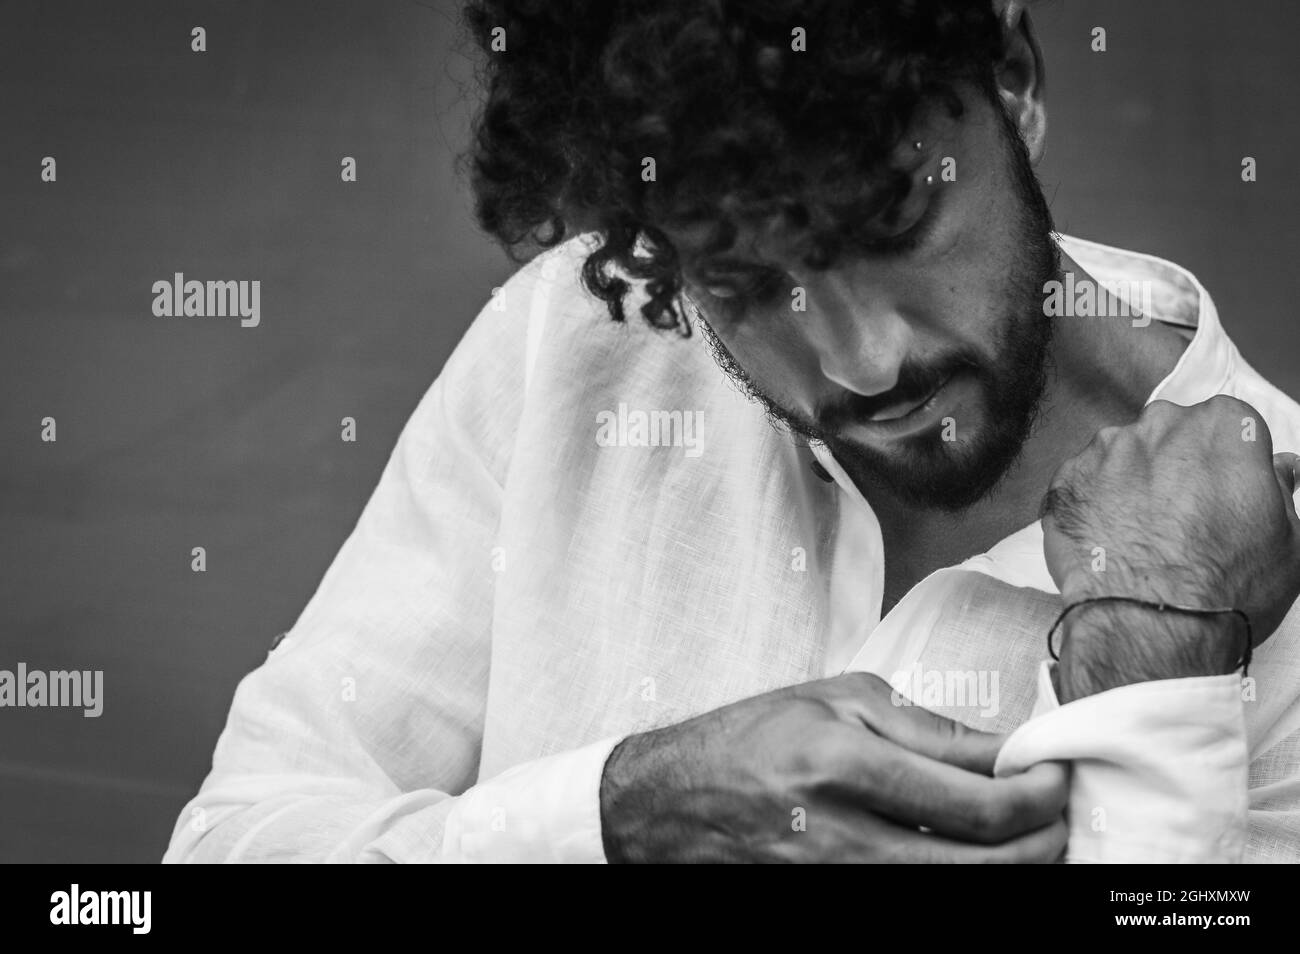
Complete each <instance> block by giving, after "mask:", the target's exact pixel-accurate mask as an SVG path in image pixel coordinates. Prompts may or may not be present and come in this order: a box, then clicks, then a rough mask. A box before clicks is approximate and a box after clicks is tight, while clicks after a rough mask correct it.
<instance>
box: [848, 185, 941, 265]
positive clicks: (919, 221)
mask: <svg viewBox="0 0 1300 954" xmlns="http://www.w3.org/2000/svg"><path fill="white" fill-rule="evenodd" d="M938 212H939V202H938V200H937V199H932V200H931V201H929V202H927V203H926V204H925V208H924V209H923V210H922V211H921V214H920V216H919V217H917V218H916V220H915V221H913V222H912V223H911V224H910V225H907V227H906V228H903V229H900V230H898V231H896V232H894V233H893V234H886V235H883V236H878V237H873V238H870V239H867V240H866V241H865V242H864V243H863V247H864V248H865V249H866V250H867V251H868V252H870V253H871V254H873V255H881V256H889V255H904V254H906V253H907V252H911V251H915V250H916V249H917V248H919V247H920V246H921V245H922V244H923V243H924V242H925V240H926V239H927V238H929V236H930V232H931V231H933V228H934V222H935V219H936V218H937V216H938Z"/></svg>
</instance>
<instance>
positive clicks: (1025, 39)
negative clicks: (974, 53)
mask: <svg viewBox="0 0 1300 954" xmlns="http://www.w3.org/2000/svg"><path fill="white" fill-rule="evenodd" d="M1028 6H1029V0H993V12H994V13H995V14H996V15H997V18H998V23H999V24H1000V25H1001V27H1002V49H1003V53H1002V62H1001V63H999V64H998V66H997V88H998V96H999V97H1000V98H1001V100H1002V105H1003V106H1004V107H1005V108H1006V110H1007V112H1008V113H1009V114H1010V116H1011V118H1012V120H1013V121H1014V122H1015V124H1016V127H1017V128H1018V129H1019V130H1020V135H1021V138H1023V139H1024V141H1025V148H1026V149H1027V150H1028V151H1029V158H1030V160H1031V161H1032V162H1034V163H1037V162H1038V160H1039V159H1041V158H1042V157H1043V151H1044V150H1045V149H1046V147H1047V105H1046V103H1045V102H1044V100H1043V84H1044V73H1043V50H1042V47H1040V46H1039V45H1038V37H1037V36H1035V35H1034V28H1033V25H1032V24H1031V23H1030V22H1029V10H1028Z"/></svg>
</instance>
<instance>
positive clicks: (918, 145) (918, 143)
mask: <svg viewBox="0 0 1300 954" xmlns="http://www.w3.org/2000/svg"><path fill="white" fill-rule="evenodd" d="M922 145H923V143H922V142H921V140H919V139H917V140H916V141H915V142H913V143H912V148H913V149H914V150H916V151H917V152H920V151H921V146H922ZM925 184H926V185H934V176H932V175H930V176H926V177H925Z"/></svg>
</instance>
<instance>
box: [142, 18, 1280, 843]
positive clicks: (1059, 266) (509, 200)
mask: <svg viewBox="0 0 1300 954" xmlns="http://www.w3.org/2000/svg"><path fill="white" fill-rule="evenodd" d="M468 13H469V20H470V23H471V25H472V27H473V29H474V30H475V32H476V34H477V35H478V36H479V37H480V38H481V40H482V42H483V45H484V49H485V50H486V51H487V55H488V56H489V96H488V101H487V103H486V105H485V107H484V113H483V118H482V121H481V123H480V126H479V128H478V135H477V142H476V145H475V153H474V160H475V188H476V193H477V197H478V202H479V215H480V219H481V221H482V222H483V224H484V225H485V227H487V228H488V229H489V230H491V231H492V232H493V233H494V234H496V235H497V236H498V237H500V238H502V239H503V240H505V241H507V242H509V243H515V242H518V241H522V240H523V239H526V238H527V237H528V236H530V235H532V236H539V237H542V238H544V239H546V240H547V241H550V242H552V243H554V242H557V241H559V239H560V238H562V237H564V236H566V235H568V234H571V233H573V234H575V235H576V237H574V238H572V239H571V240H568V241H564V242H563V243H562V244H559V245H558V247H557V248H555V249H553V250H552V251H550V252H548V253H546V254H544V255H542V256H540V257H539V258H537V259H535V260H534V261H533V262H532V263H530V264H529V265H528V266H527V267H525V268H524V269H523V270H521V271H520V272H519V273H518V274H517V275H516V276H515V277H514V278H512V279H511V281H510V282H509V283H508V284H507V285H506V286H505V288H504V289H503V290H502V291H501V293H500V294H499V295H498V296H496V298H495V299H494V301H493V302H492V303H491V304H489V305H488V306H487V307H486V308H485V309H484V310H483V312H482V313H481V314H480V315H479V317H478V319H477V321H475V323H474V325H473V326H472V327H471V328H470V330H469V331H468V332H467V334H466V336H465V338H464V340H463V341H462V342H461V344H460V345H459V347H458V348H457V350H456V352H455V354H453V356H452V357H451V359H450V360H449V361H448V363H447V365H446V367H445V368H444V369H443V371H442V373H441V375H440V376H439V378H438V380H437V381H436V382H435V383H434V385H433V387H432V389H431V390H430V391H429V393H428V395H427V396H426V397H425V399H424V400H423V401H422V402H421V404H420V406H419V408H417V410H416V411H415V414H414V415H413V417H412V419H411V421H410V423H409V424H408V426H407V428H406V430H405V431H404V433H403V435H402V437H401V439H400V441H399V443H398V446H397V448H396V450H395V452H394V454H393V457H392V459H391V460H390V462H389V465H388V467H387V469H386V470H385V473H384V475H383V477H382V479H381V481H380V484H379V487H378V488H377V490H376V491H375V494H374V496H373V497H372V499H371V501H370V503H369V505H368V506H367V508H366V511H365V513H364V514H363V516H362V518H361V520H360V522H359V524H358V526H357V528H356V530H355V532H354V533H353V535H352V536H351V538H350V539H349V540H348V542H347V543H346V544H345V545H344V547H343V549H342V550H341V551H340V553H339V555H338V557H337V559H336V560H335V562H334V564H333V566H332V567H331V569H330V570H329V572H328V573H327V574H326V576H325V578H324V580H323V581H322V584H321V587H320V589H319V591H318V592H317V594H316V596H315V597H314V598H313V600H312V601H311V603H310V604H309V605H308V607H307V608H306V610H305V611H304V613H303V615H302V617H301V618H300V619H299V620H298V622H297V624H296V625H295V626H294V628H293V630H292V631H291V632H290V633H289V634H288V635H287V637H286V638H285V639H284V640H283V642H281V643H280V644H279V646H278V647H276V648H275V649H274V650H273V652H272V653H271V656H270V658H269V660H268V662H267V663H266V665H264V666H263V667H262V668H261V669H259V670H257V671H256V672H254V673H252V674H251V675H250V676H248V677H247V678H246V679H245V680H244V681H243V683H241V685H240V688H239V690H238V692H237V694H236V697H235V700H234V704H233V707H232V710H231V715H230V720H229V723H228V725H227V728H226V731H225V732H224V733H223V735H222V737H221V739H220V741H219V742H218V745H217V749H216V753H215V756H214V766H213V771H212V774H211V775H210V776H209V778H208V779H207V781H206V782H205V783H204V786H203V789H202V791H201V792H200V793H199V795H198V796H197V797H196V799H195V800H194V802H193V803H192V804H191V805H190V806H188V807H187V809H186V811H185V812H184V813H183V814H182V817H181V819H180V820H179V821H178V823H177V826H176V830H175V833H174V836H173V840H172V844H171V846H170V848H169V850H168V853H167V856H166V859H167V860H173V861H180V860H366V861H372V860H373V861H427V860H558V861H589V860H590V861H598V860H631V861H636V860H651V861H652V860H713V859H723V860H745V859H754V860H831V859H834V860H901V861H908V860H921V861H931V860H958V861H987V860H993V861H1053V860H1056V859H1058V858H1059V857H1060V856H1061V855H1062V853H1063V851H1065V850H1066V844H1067V838H1068V846H1069V847H1068V856H1069V857H1070V858H1073V859H1078V860H1099V861H1109V860H1179V861H1187V860H1204V861H1224V860H1228V861H1235V860H1239V859H1241V858H1242V857H1247V858H1250V859H1252V860H1268V859H1274V858H1286V859H1300V783H1298V782H1297V779H1298V778H1300V666H1298V665H1297V663H1298V662H1300V646H1298V645H1297V640H1300V619H1298V618H1297V614H1296V613H1294V612H1292V613H1291V615H1289V616H1287V613H1288V610H1289V608H1290V607H1291V606H1292V604H1293V603H1294V601H1295V600H1296V597H1297V593H1298V592H1300V522H1298V521H1297V518H1296V514H1295V509H1294V503H1293V500H1292V497H1291V494H1292V492H1293V489H1294V481H1295V475H1294V470H1295V466H1294V465H1295V459H1294V457H1293V456H1288V455H1286V454H1280V455H1278V456H1277V457H1274V455H1273V449H1274V448H1273V442H1275V443H1276V446H1277V448H1278V449H1279V450H1285V449H1294V448H1296V447H1298V446H1300V408H1297V406H1296V405H1295V404H1294V403H1293V402H1291V401H1290V400H1289V399H1288V398H1286V397H1285V396H1284V395H1282V394H1280V393H1279V392H1278V391H1277V390H1276V389H1274V388H1272V387H1271V386H1270V385H1268V384H1267V383H1266V382H1264V381H1263V380H1261V379H1260V378H1259V376H1258V375H1257V374H1256V373H1255V372H1254V371H1253V370H1252V369H1250V368H1249V367H1248V366H1247V365H1246V364H1245V362H1244V361H1243V360H1242V359H1241V357H1240V355H1239V354H1238V353H1237V352H1236V349H1235V348H1234V347H1233V346H1232V345H1231V343H1230V342H1229V341H1228V339H1227V337H1226V336H1225V335H1224V333H1223V331H1222V329H1221V328H1220V326H1219V324H1218V319H1217V315H1216V313H1215V310H1214V307H1213V304H1212V303H1211V301H1210V299H1209V296H1208V295H1206V294H1205V292H1204V289H1202V288H1201V287H1200V285H1199V284H1198V283H1197V282H1196V281H1195V279H1193V278H1192V277H1191V276H1190V275H1188V274H1187V273H1185V272H1183V271H1182V270H1181V269H1178V268H1177V267H1176V266H1173V265H1171V264H1169V263H1166V262H1161V261H1159V260H1155V259H1152V258H1149V257H1146V256H1139V255H1134V254H1132V253H1126V252H1121V251H1118V250H1114V249H1108V248H1106V247H1104V246H1098V245H1095V244H1092V243H1087V242H1082V241H1079V240H1075V239H1066V238H1061V239H1060V240H1059V242H1058V241H1057V239H1056V238H1055V237H1054V236H1053V234H1052V231H1051V223H1050V217H1049V214H1048V210H1047V206H1046V203H1045V202H1044V201H1043V197H1042V194H1041V191H1040V190H1039V188H1038V185H1037V182H1036V180H1035V178H1034V176H1033V172H1032V166H1033V163H1034V162H1035V161H1037V159H1038V158H1039V157H1040V156H1041V154H1042V150H1043V144H1044V137H1045V132H1046V128H1045V123H1046V120H1045V111H1044V106H1043V100H1042V62H1041V55H1040V51H1039V48H1038V45H1037V42H1036V41H1035V39H1034V36H1033V33H1032V30H1031V29H1030V25H1029V19H1028V16H1027V14H1026V13H1025V11H1024V9H1023V6H1022V4H1020V3H1018V2H1005V0H1004V2H998V3H995V4H993V5H992V6H991V7H989V8H987V9H986V8H983V7H978V8H977V5H972V4H967V3H956V2H942V0H930V2H918V3H912V4H894V3H884V2H881V3H864V2H856V3H851V4H850V3H843V4H834V3H832V4H805V3H795V2H790V3H780V2H769V3H763V4H725V3H701V2H698V0H696V2H686V0H678V2H674V0H665V2H661V3H656V4H652V5H631V4H619V3H607V2H594V0H593V2H590V3H576V2H575V3H569V4H531V3H530V4H525V3H512V2H494V3H476V4H471V6H470V8H469V11H468ZM953 170H955V174H953ZM577 233H581V234H577ZM1067 277H1068V278H1069V280H1070V281H1071V282H1072V283H1073V284H1074V285H1075V286H1079V285H1085V286H1087V285H1091V286H1092V287H1094V288H1095V289H1096V292H1095V294H1096V295H1097V296H1099V298H1100V300H1101V301H1104V302H1105V303H1106V304H1107V306H1108V309H1107V310H1108V313H1109V312H1110V311H1120V312H1122V313H1123V314H1124V318H1123V320H1106V319H1098V318H1072V317H1064V318H1048V317H1045V304H1044V292H1045V291H1046V289H1047V288H1048V287H1050V285H1051V283H1052V282H1053V281H1058V280H1063V279H1066V278H1067ZM1132 281H1136V282H1138V283H1139V285H1138V287H1141V288H1144V289H1147V290H1149V291H1150V295H1149V298H1150V304H1149V307H1148V308H1147V311H1146V312H1141V313H1138V314H1136V315H1134V314H1133V313H1132V312H1131V311H1130V310H1126V308H1127V306H1128V305H1129V304H1131V303H1129V302H1118V301H1117V300H1116V299H1115V297H1114V296H1112V295H1111V294H1110V293H1109V292H1107V291H1105V290H1104V289H1105V288H1106V287H1120V286H1121V285H1123V286H1125V287H1128V286H1127V283H1128V282H1132ZM1143 297H1144V304H1145V298H1146V296H1143ZM1119 305H1124V306H1125V308H1120V307H1118V306H1119ZM1112 306H1114V307H1112ZM611 314H612V316H613V317H614V318H615V319H625V320H621V321H611V320H610V316H611ZM640 317H644V318H646V319H648V321H647V322H642V321H640V320H639V318H640ZM634 318H635V319H636V320H631V319H634ZM650 325H656V326H659V330H656V329H655V328H652V327H650ZM673 328H680V329H684V330H687V331H690V332H692V333H690V334H687V335H681V334H676V333H674V332H673V331H672V330H671V329H673ZM663 329H669V330H667V331H665V330H663ZM719 366H721V368H722V369H723V370H725V371H726V372H728V373H727V374H723V373H720V371H719ZM736 383H739V385H740V387H739V389H737V388H736V387H734V385H735V384H736ZM740 392H743V393H740ZM746 396H748V397H749V398H752V399H754V400H753V401H748V400H746ZM773 423H776V424H778V425H779V427H776V428H774V427H772V426H771V425H772V424H773ZM790 432H793V433H794V434H795V435H797V436H798V438H799V439H796V440H792V439H791V437H790ZM1049 490H1050V491H1051V492H1050V493H1048V491H1049ZM1045 494H1046V495H1047V497H1046V516H1045V519H1044V521H1043V523H1041V524H1040V523H1039V521H1038V517H1039V513H1040V505H1042V503H1043V501H1044V495H1045ZM1102 597H1104V598H1106V599H1105V600H1104V601H1103V602H1091V603H1085V602H1082V601H1085V600H1093V599H1097V598H1102ZM1116 598H1119V599H1116ZM1124 600H1136V601H1140V602H1125V601H1124ZM1170 604H1173V605H1176V606H1178V607H1184V608H1186V609H1177V610H1175V609H1169V608H1168V606H1169V605H1170ZM1067 607H1069V611H1068V613H1067V614H1066V616H1065V618H1064V619H1063V620H1061V625H1060V627H1059V628H1057V630H1056V632H1055V642H1054V644H1053V645H1054V647H1059V652H1060V653H1061V664H1060V666H1059V667H1053V666H1044V665H1042V663H1043V660H1044V659H1045V658H1046V654H1047V652H1048V648H1047V645H1046V641H1045V637H1046V636H1047V634H1048V631H1049V629H1051V628H1052V624H1053V621H1054V620H1055V619H1056V617H1057V616H1058V614H1060V613H1061V611H1062V610H1063V609H1065V608H1067ZM1188 610H1190V611H1188ZM1220 610H1222V611H1223V612H1220ZM1233 611H1240V613H1241V614H1244V619H1249V621H1250V623H1251V627H1252V629H1253V636H1254V639H1253V642H1254V643H1257V644H1260V645H1259V646H1258V649H1257V651H1255V652H1254V654H1253V658H1250V654H1249V652H1248V648H1249V646H1250V644H1251V642H1252V640H1251V638H1250V634H1249V633H1248V632H1247V630H1246V628H1245V626H1244V625H1243V624H1244V619H1243V617H1242V616H1238V615H1237V613H1236V612H1233ZM1284 617H1285V619H1284ZM1270 634H1271V638H1268V641H1267V642H1262V644H1261V641H1262V640H1264V639H1265V638H1266V637H1270ZM1054 651H1056V650H1055V649H1054ZM1247 661H1248V662H1249V665H1248V666H1243V664H1244V663H1246V662H1247ZM1243 668H1245V669H1246V670H1247V674H1248V675H1247V678H1245V679H1243V677H1242V669H1243ZM935 676H938V678H937V679H936V678H934V677H935ZM954 676H955V677H956V678H952V677H954ZM881 677H885V678H888V679H890V680H891V682H893V683H894V685H893V686H891V685H890V684H889V683H887V682H885V681H884V679H882V678H881ZM968 677H969V678H968ZM931 689H937V691H936V692H934V693H933V694H932V693H931ZM958 689H961V690H962V692H961V693H958V692H956V690H958ZM966 690H969V693H967V692H966ZM932 696H933V697H932ZM972 696H973V698H972ZM927 709H930V710H936V712H938V713H945V714H947V715H950V716H952V717H953V720H955V721H950V720H949V719H948V718H945V717H943V715H938V714H934V713H932V712H929V711H926V710H927ZM1031 714H1032V715H1033V716H1034V718H1032V719H1031V718H1030V716H1031ZM1017 727H1019V728H1018V730H1017V731H1015V733H1014V734H1012V735H1011V736H1010V738H1009V739H1008V738H1007V737H1006V736H1005V735H1004V734H1002V733H1006V732H1008V731H1010V730H1013V729H1017ZM1063 762H1074V767H1075V771H1074V773H1073V778H1072V780H1070V779H1067V774H1066V772H1065V771H1064V769H1063V767H1062V764H1061V763H1063ZM1248 765H1249V779H1247V777H1246V775H1247V766H1248ZM1248 785H1249V793H1250V794H1249V804H1248V803H1247V798H1248V795H1247V786H1248ZM1067 806H1068V826H1067V823H1066V821H1065V820H1064V817H1063V816H1064V814H1065V809H1067Z"/></svg>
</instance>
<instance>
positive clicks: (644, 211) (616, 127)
mask: <svg viewBox="0 0 1300 954" xmlns="http://www.w3.org/2000/svg"><path fill="white" fill-rule="evenodd" d="M464 14H465V19H466V22H467V23H468V26H469V29H470V31H471V32H472V34H473V36H474V39H475V42H476V43H477V44H478V46H479V47H480V49H481V50H482V52H483V54H484V56H485V57H486V65H485V68H484V76H483V81H484V85H485V88H486V100H485V102H484V104H483V106H482V109H481V112H480V113H479V114H478V116H477V118H476V120H475V124H474V135H473V141H472V145H471V147H470V149H469V151H468V152H467V153H466V155H465V156H464V157H462V158H463V159H464V160H466V161H467V165H468V167H469V169H470V174H471V181H472V187H473V191H474V197H475V214H476V216H477V218H478V222H479V224H480V226H481V227H482V228H483V229H484V230H486V231H487V232H489V233H491V234H492V235H493V236H495V237H496V238H497V239H498V240H499V241H500V242H501V243H502V244H503V246H504V247H505V248H506V250H507V252H508V253H510V254H511V255H512V256H513V257H516V258H518V257H519V256H518V254H517V252H518V250H519V249H520V248H522V247H524V246H527V245H530V244H531V245H535V246H540V247H543V248H546V247H550V246H553V245H556V244H558V243H559V242H561V241H563V240H564V239H565V238H566V237H568V236H569V235H571V234H576V233H578V232H587V231H592V232H596V233H598V234H599V236H600V237H601V242H600V245H599V247H598V248H597V249H596V250H594V251H593V252H592V253H591V254H590V255H589V257H588V258H587V260H586V262H585V264H584V266H583V269H582V280H583V284H584V285H585V286H586V288H587V289H588V290H589V291H590V292H591V293H592V294H594V295H595V296H597V297H598V298H600V299H601V300H603V301H604V302H605V303H606V305H607V306H608V308H609V311H610V314H611V316H612V317H613V318H614V319H615V320H616V321H623V320H624V306H623V303H624V298H625V296H626V294H627V292H628V291H629V290H630V286H629V284H628V282H627V281H626V280H625V278H624V277H622V276H621V275H620V272H621V273H622V275H625V276H627V277H630V278H632V279H634V280H643V281H644V282H645V289H646V292H647V293H648V300H647V301H646V302H645V304H643V305H642V306H641V312H642V314H643V316H644V317H645V318H646V320H647V321H649V322H650V323H651V324H652V325H654V326H655V327H657V328H678V329H680V330H682V331H683V333H686V334H689V330H690V324H689V322H688V321H687V320H686V318H685V317H684V315H683V314H682V311H681V308H680V292H681V290H682V274H681V254H680V253H679V250H678V249H677V248H676V247H675V246H674V244H673V242H672V241H670V240H669V238H668V234H667V233H668V232H672V231H674V230H684V231H685V230H689V232H690V234H691V235H699V236H701V237H702V238H701V240H700V242H699V246H698V248H697V249H695V251H693V252H692V255H693V256H694V260H695V261H705V260H711V259H717V258H721V257H722V256H725V255H726V254H727V253H728V252H730V251H731V250H732V248H733V246H734V245H735V243H736V241H737V237H738V236H739V235H740V234H741V230H742V229H743V228H750V227H763V226H765V225H767V226H771V225H773V224H775V225H776V226H777V227H779V228H780V229H781V230H782V232H783V234H798V235H800V236H802V237H803V239H804V244H803V245H802V246H801V247H804V248H806V249H807V252H806V254H805V255H804V261H805V264H806V265H808V267H811V268H815V269H823V268H829V267H830V266H831V265H832V264H833V262H834V261H835V259H836V257H837V256H838V255H839V254H840V253H841V251H842V250H843V249H844V248H845V247H846V246H850V245H852V244H853V243H854V242H855V240H856V237H857V236H858V235H859V230H861V229H862V228H863V226H864V224H866V223H870V222H871V221H873V220H876V219H878V218H879V217H880V216H881V215H884V214H887V213H888V212H889V210H890V209H891V208H893V207H894V206H895V205H896V204H897V203H899V202H901V201H902V200H903V199H904V198H906V194H907V191H908V189H909V188H910V178H909V177H908V176H907V175H906V174H905V173H904V172H903V171H901V170H898V169H895V168H893V167H892V166H891V164H890V156H891V154H892V153H893V150H894V149H895V148H896V146H897V145H898V143H899V141H900V139H901V137H902V136H903V135H904V134H905V132H906V130H907V127H908V125H909V124H910V122H911V121H912V119H913V116H914V114H915V112H916V110H917V108H918V107H919V106H920V105H921V104H923V103H927V102H937V103H939V104H941V105H943V106H944V107H945V108H946V109H947V110H948V112H949V114H950V115H954V116H955V115H959V114H960V113H961V102H960V99H959V97H958V95H957V90H958V86H959V85H960V84H971V85H973V86H975V87H976V88H977V89H978V90H979V91H981V92H982V93H983V94H984V95H986V96H987V97H989V98H990V99H992V100H994V101H996V92H995V86H994V68H995V64H996V63H997V62H998V60H999V58H1000V55H1001V53H1002V38H1001V31H1000V28H999V26H998V23H997V19H996V17H995V15H994V13H993V9H992V3H991V2H990V0H475V2H470V3H468V4H467V5H466V6H465V9H464ZM801 46H802V47H803V48H802V49H800V47H801ZM647 157H652V158H653V159H654V162H655V178H654V181H644V179H643V175H642V173H643V160H644V159H646V158H647Z"/></svg>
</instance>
